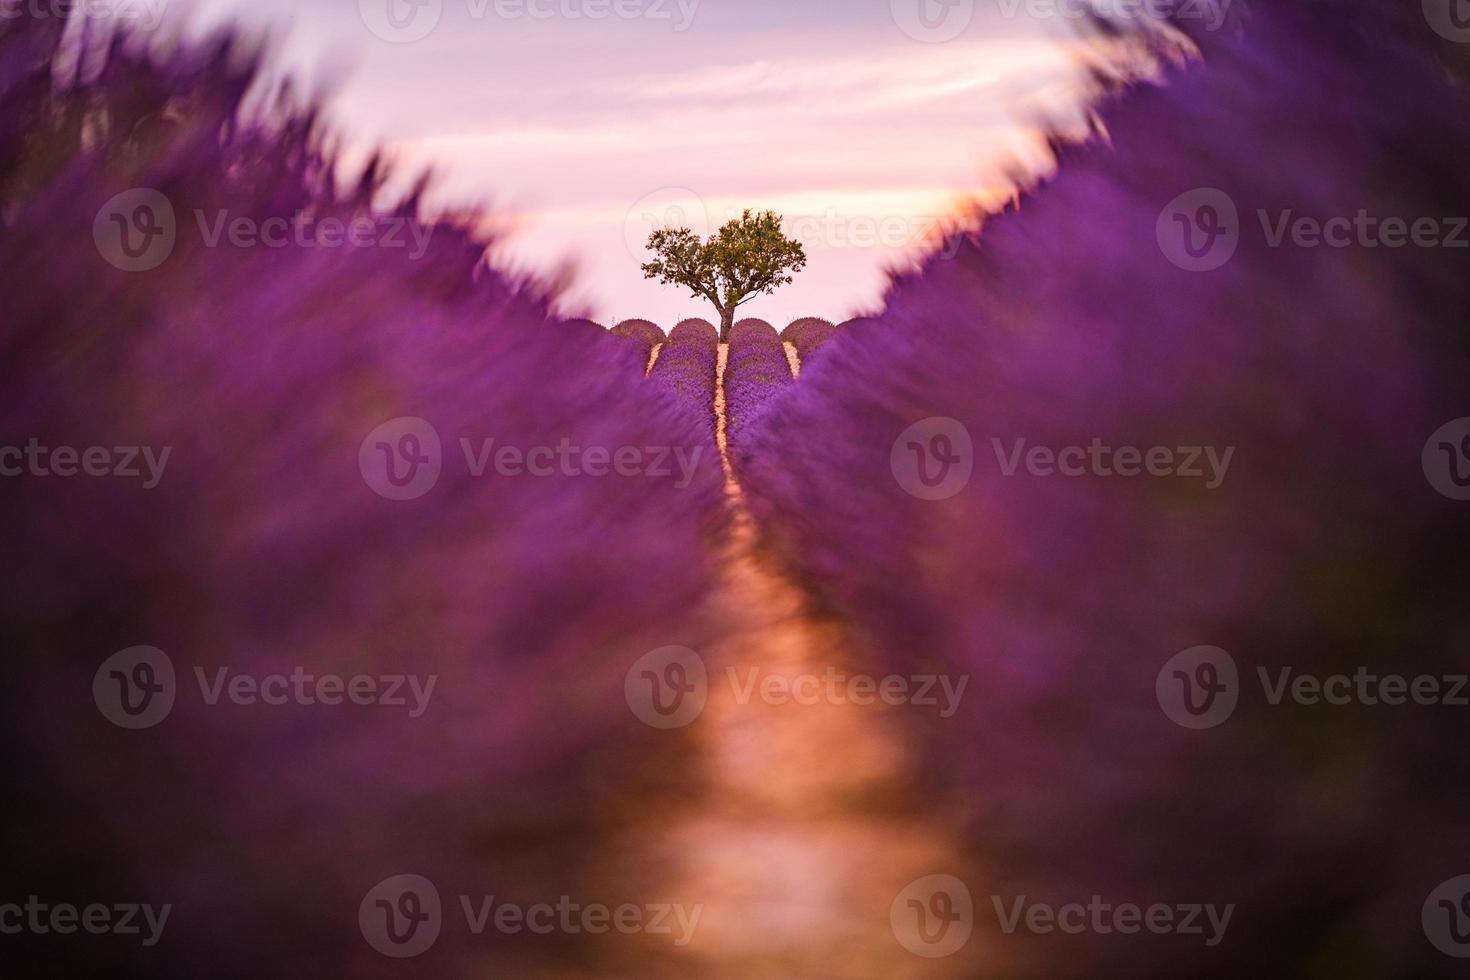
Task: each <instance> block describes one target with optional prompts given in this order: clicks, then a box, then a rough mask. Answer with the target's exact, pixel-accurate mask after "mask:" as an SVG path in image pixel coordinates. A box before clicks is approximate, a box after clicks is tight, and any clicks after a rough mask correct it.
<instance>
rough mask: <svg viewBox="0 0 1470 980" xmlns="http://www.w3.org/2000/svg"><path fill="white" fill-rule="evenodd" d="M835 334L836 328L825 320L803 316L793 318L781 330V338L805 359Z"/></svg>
mask: <svg viewBox="0 0 1470 980" xmlns="http://www.w3.org/2000/svg"><path fill="white" fill-rule="evenodd" d="M836 335H837V328H836V327H835V326H833V325H832V324H831V323H830V322H828V321H827V320H822V319H818V318H817V317H803V318H802V319H800V320H793V321H792V322H791V323H790V324H788V325H787V327H786V329H785V330H783V331H781V340H782V342H784V343H787V344H790V345H791V346H793V347H795V348H796V353H797V354H798V355H799V356H800V357H801V359H802V361H805V360H806V359H807V358H808V357H810V356H811V355H813V354H815V353H816V352H817V349H818V348H819V347H821V346H822V345H824V344H826V343H827V341H829V340H831V339H832V338H833V337H835V336H836Z"/></svg>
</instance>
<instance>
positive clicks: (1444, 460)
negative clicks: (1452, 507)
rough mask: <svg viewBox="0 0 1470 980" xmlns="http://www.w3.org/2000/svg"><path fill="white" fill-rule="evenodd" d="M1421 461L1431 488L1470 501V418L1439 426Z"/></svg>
mask: <svg viewBox="0 0 1470 980" xmlns="http://www.w3.org/2000/svg"><path fill="white" fill-rule="evenodd" d="M1421 462H1422V463H1423V464H1424V475H1425V477H1427V478H1428V479H1429V485H1430V486H1431V487H1433V488H1434V489H1435V490H1438V491H1439V492H1440V493H1442V494H1444V495H1445V496H1446V497H1449V498H1450V499H1451V500H1470V417H1466V418H1462V419H1455V420H1454V421H1453V422H1446V423H1445V424H1444V425H1442V426H1440V427H1439V428H1438V429H1436V430H1435V432H1434V435H1432V436H1430V437H1429V441H1428V442H1426V443H1425V444H1424V454H1423V456H1422V457H1421Z"/></svg>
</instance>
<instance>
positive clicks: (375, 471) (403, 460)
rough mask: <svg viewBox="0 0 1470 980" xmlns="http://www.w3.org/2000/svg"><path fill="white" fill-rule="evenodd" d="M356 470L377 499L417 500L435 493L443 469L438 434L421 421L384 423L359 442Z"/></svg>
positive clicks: (442, 456) (442, 457)
mask: <svg viewBox="0 0 1470 980" xmlns="http://www.w3.org/2000/svg"><path fill="white" fill-rule="evenodd" d="M357 468H358V469H359V470H361V471H362V478H363V481H364V482H366V483H367V485H368V486H369V487H371V488H372V491H373V493H376V494H377V495H378V496H380V497H386V498H387V499H389V500H416V499H418V498H419V497H422V496H423V495H424V494H426V493H428V492H429V491H430V490H432V489H434V486H435V485H436V484H437V483H438V482H439V474H440V472H441V471H442V470H443V468H444V448H443V446H442V444H441V443H440V441H439V432H438V430H437V429H435V428H434V427H433V426H432V425H430V424H429V423H428V422H426V421H424V420H423V419H420V418H412V417H404V418H396V419H393V420H392V421H390V422H384V423H383V424H382V425H380V426H378V427H377V428H376V429H374V430H373V431H372V432H369V433H368V435H367V438H366V439H364V440H363V441H362V446H361V447H360V448H359V449H358V451H357Z"/></svg>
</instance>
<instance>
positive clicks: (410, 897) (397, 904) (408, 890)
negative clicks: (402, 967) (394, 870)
mask: <svg viewBox="0 0 1470 980" xmlns="http://www.w3.org/2000/svg"><path fill="white" fill-rule="evenodd" d="M443 924H444V911H443V907H442V906H441V905H440V902H439V889H437V888H435V887H434V883H433V882H432V881H430V880H429V879H428V878H425V877H424V876H423V875H394V876H393V877H392V878H388V879H386V880H384V881H380V882H378V884H376V885H374V886H373V888H372V890H371V891H369V892H368V893H367V895H365V896H364V897H363V900H362V904H361V905H359V906H358V907H357V925H358V928H359V929H361V930H362V938H364V939H366V940H367V941H368V945H369V946H371V947H372V948H373V949H376V950H377V951H378V952H380V953H382V954H383V955H384V956H391V957H393V958H394V959H400V960H402V959H408V958H409V957H411V956H418V955H420V954H421V953H424V952H427V951H428V949H429V947H430V946H433V945H434V943H435V942H436V941H437V940H438V939H439V929H440V928H441V927H442V926H443Z"/></svg>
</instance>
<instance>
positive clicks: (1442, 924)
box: [1422, 875, 1470, 959]
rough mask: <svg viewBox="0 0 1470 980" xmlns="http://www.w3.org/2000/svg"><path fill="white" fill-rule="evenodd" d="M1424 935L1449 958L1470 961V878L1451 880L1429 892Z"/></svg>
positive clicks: (1425, 903)
mask: <svg viewBox="0 0 1470 980" xmlns="http://www.w3.org/2000/svg"><path fill="white" fill-rule="evenodd" d="M1422 919H1423V923H1424V935H1425V936H1427V937H1429V941H1430V942H1431V943H1433V944H1434V948H1435V949H1437V950H1439V951H1440V952H1441V953H1443V954H1445V955H1446V956H1454V957H1456V958H1458V959H1470V875H1459V876H1458V877H1455V878H1451V879H1450V880H1449V881H1446V882H1445V883H1444V884H1442V885H1440V886H1439V887H1438V888H1436V889H1435V890H1434V891H1432V892H1430V893H1429V897H1428V898H1426V899H1425V900H1424V910H1423V913H1422Z"/></svg>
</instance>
